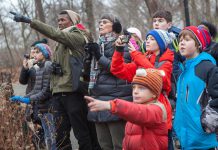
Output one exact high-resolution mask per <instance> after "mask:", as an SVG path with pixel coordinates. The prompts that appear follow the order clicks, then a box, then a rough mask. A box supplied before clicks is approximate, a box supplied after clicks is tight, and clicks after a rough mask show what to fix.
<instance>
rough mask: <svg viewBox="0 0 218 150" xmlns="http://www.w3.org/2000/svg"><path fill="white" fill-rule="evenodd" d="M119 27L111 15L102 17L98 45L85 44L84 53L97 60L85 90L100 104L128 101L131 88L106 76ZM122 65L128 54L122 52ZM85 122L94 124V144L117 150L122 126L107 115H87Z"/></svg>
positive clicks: (121, 134) (108, 73)
mask: <svg viewBox="0 0 218 150" xmlns="http://www.w3.org/2000/svg"><path fill="white" fill-rule="evenodd" d="M121 30H122V27H121V24H120V22H119V20H118V19H117V18H116V17H115V16H113V15H112V14H104V15H103V16H102V17H101V20H100V21H99V34H100V35H99V39H98V43H89V44H88V49H89V51H90V52H91V54H92V55H94V56H95V59H96V60H97V62H96V63H94V64H92V68H91V70H92V71H91V73H90V75H91V77H90V79H91V81H90V84H89V88H90V91H91V95H92V96H93V97H94V98H96V99H100V100H102V101H109V100H112V99H114V98H118V97H119V98H121V99H124V100H128V101H132V96H131V84H130V83H128V82H127V81H126V80H121V79H118V78H117V77H115V76H113V75H112V74H111V72H110V64H111V59H112V56H113V53H114V50H115V44H114V42H115V41H116V39H117V38H118V36H119V33H120V32H121ZM123 58H124V59H125V61H126V62H129V61H130V57H129V53H128V52H124V57H123ZM88 119H89V120H90V121H93V122H95V126H96V131H97V136H98V141H99V144H100V146H101V148H102V149H104V150H111V149H116V150H121V149H122V140H123V137H124V129H125V122H124V121H123V120H122V119H120V118H119V117H117V116H115V115H113V114H111V113H110V112H109V111H101V112H89V114H88Z"/></svg>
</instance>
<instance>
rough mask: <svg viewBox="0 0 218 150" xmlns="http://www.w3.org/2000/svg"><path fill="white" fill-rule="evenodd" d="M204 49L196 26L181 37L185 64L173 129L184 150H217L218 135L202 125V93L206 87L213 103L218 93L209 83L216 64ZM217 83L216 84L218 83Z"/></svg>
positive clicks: (180, 79) (201, 34)
mask: <svg viewBox="0 0 218 150" xmlns="http://www.w3.org/2000/svg"><path fill="white" fill-rule="evenodd" d="M205 45H206V41H205V39H204V35H203V33H202V31H201V30H199V28H197V27H195V26H189V27H186V28H184V29H183V31H182V32H181V33H180V35H179V51H180V53H181V55H182V56H184V57H185V58H186V61H185V64H184V67H185V69H184V72H182V74H181V75H180V77H179V80H178V83H177V89H178V91H177V94H178V96H177V101H176V113H175V119H174V129H175V131H176V135H177V136H178V138H179V140H180V143H181V147H182V149H198V150H200V149H214V148H215V147H216V146H218V142H217V140H216V135H215V134H208V133H206V132H204V131H203V128H202V125H201V123H200V120H201V119H200V118H201V112H202V111H201V107H200V104H199V102H198V99H199V97H200V95H201V93H202V92H203V90H204V88H205V87H206V84H207V87H208V89H210V91H208V92H209V94H210V96H211V97H212V99H214V98H215V97H216V96H217V94H216V93H217V90H218V89H217V86H214V85H213V84H211V83H210V82H208V81H210V78H212V72H213V70H214V68H215V63H216V62H215V60H214V59H213V58H212V56H211V55H209V54H207V53H206V52H202V50H203V48H204V47H205ZM215 75H216V74H215ZM213 78H214V76H213ZM216 79H217V77H216ZM214 82H215V83H217V81H216V80H214V81H213V83H214ZM211 86H213V87H211Z"/></svg>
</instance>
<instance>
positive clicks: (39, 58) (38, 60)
mask: <svg viewBox="0 0 218 150" xmlns="http://www.w3.org/2000/svg"><path fill="white" fill-rule="evenodd" d="M35 50H36V57H35V60H36V62H40V61H44V60H45V57H44V56H43V54H42V52H41V51H40V50H39V49H38V48H35Z"/></svg>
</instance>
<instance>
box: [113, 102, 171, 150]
mask: <svg viewBox="0 0 218 150" xmlns="http://www.w3.org/2000/svg"><path fill="white" fill-rule="evenodd" d="M112 103H114V104H112V105H113V107H114V108H113V111H112V113H114V114H116V115H118V116H119V117H121V118H123V119H124V120H126V121H128V122H127V124H126V128H125V137H124V140H123V150H167V147H168V129H167V123H166V120H165V121H164V119H163V118H164V117H163V113H164V112H163V110H162V108H161V107H160V106H158V105H155V104H152V103H151V104H135V103H132V102H127V101H123V100H119V99H116V100H114V101H112ZM160 105H162V104H161V103H160ZM163 109H165V108H164V106H163ZM165 114H166V110H165Z"/></svg>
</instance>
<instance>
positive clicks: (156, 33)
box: [146, 29, 176, 55]
mask: <svg viewBox="0 0 218 150" xmlns="http://www.w3.org/2000/svg"><path fill="white" fill-rule="evenodd" d="M149 35H152V36H153V37H154V38H155V40H156V41H157V44H158V46H159V48H160V55H162V54H163V53H164V52H165V51H166V49H167V47H168V45H169V44H170V43H172V42H173V40H174V39H176V36H175V34H173V33H172V32H171V33H168V32H167V31H164V30H160V29H153V30H150V31H149V32H148V33H147V35H146V39H147V37H148V36H149Z"/></svg>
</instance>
